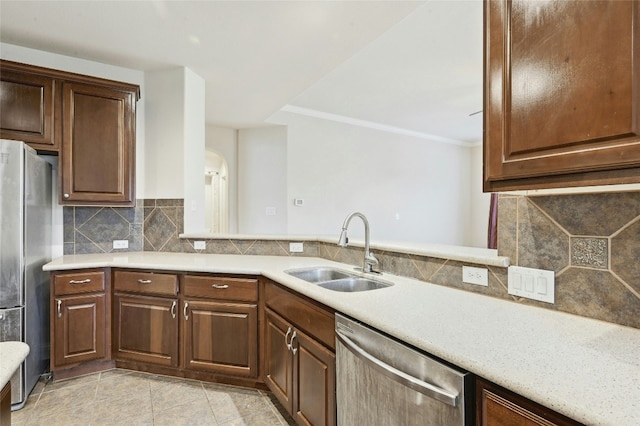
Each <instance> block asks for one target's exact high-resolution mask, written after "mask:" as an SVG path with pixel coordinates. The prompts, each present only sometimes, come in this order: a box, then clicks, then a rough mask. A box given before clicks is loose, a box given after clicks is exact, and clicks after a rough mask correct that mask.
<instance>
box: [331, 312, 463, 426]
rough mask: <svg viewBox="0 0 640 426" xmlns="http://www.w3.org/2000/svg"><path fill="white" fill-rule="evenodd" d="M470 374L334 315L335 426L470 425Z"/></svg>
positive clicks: (358, 323)
mask: <svg viewBox="0 0 640 426" xmlns="http://www.w3.org/2000/svg"><path fill="white" fill-rule="evenodd" d="M472 380H473V379H472V375H471V374H470V373H467V372H464V371H461V370H459V369H454V368H452V367H449V366H448V365H445V364H443V363H442V362H440V361H436V360H435V359H434V358H431V357H429V356H427V355H426V354H424V353H422V352H419V351H416V350H414V349H412V348H410V347H409V346H407V345H405V344H402V343H399V342H398V341H396V340H394V339H392V338H390V337H387V336H385V335H383V334H382V333H380V332H379V331H377V330H374V329H373V328H370V327H368V326H366V325H364V324H362V323H360V322H357V321H354V320H352V319H349V318H347V317H345V316H343V315H340V314H336V384H337V389H336V403H337V410H338V425H339V426H363V425H367V426H370V425H381V426H382V425H384V426H401V425H402V426H405V425H407V426H408V425H420V426H449V425H456V426H460V425H471V424H473V422H474V418H473V417H474V416H473V383H472Z"/></svg>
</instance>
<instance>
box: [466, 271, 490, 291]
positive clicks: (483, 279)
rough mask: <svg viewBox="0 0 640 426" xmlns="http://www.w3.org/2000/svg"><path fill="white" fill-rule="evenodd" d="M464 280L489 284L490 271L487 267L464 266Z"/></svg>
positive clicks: (470, 282) (471, 282) (478, 283)
mask: <svg viewBox="0 0 640 426" xmlns="http://www.w3.org/2000/svg"><path fill="white" fill-rule="evenodd" d="M462 282H465V283H469V284H477V285H483V286H485V287H486V286H489V271H488V270H487V268H474V267H472V266H463V267H462Z"/></svg>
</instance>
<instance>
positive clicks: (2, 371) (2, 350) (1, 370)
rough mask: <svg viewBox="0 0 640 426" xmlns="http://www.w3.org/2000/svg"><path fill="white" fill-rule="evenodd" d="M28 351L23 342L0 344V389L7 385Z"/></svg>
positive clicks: (27, 346)
mask: <svg viewBox="0 0 640 426" xmlns="http://www.w3.org/2000/svg"><path fill="white" fill-rule="evenodd" d="M29 351H30V348H29V345H27V344H26V343H24V342H0V389H2V388H3V387H4V386H5V385H6V384H7V383H9V381H10V380H11V377H12V376H13V374H14V373H15V372H16V370H17V369H18V367H20V364H22V361H24V360H25V358H26V357H27V355H29Z"/></svg>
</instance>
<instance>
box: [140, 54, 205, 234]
mask: <svg viewBox="0 0 640 426" xmlns="http://www.w3.org/2000/svg"><path fill="white" fill-rule="evenodd" d="M146 87H147V90H148V92H149V99H148V108H147V120H146V122H147V126H148V127H147V138H148V141H149V143H148V144H147V147H146V148H147V149H146V158H147V163H146V164H147V167H146V174H145V175H144V179H145V181H146V182H147V186H146V198H184V206H185V209H184V223H185V229H184V231H185V232H201V231H203V230H204V229H205V225H204V210H205V200H204V162H205V161H204V149H205V124H204V92H205V90H204V89H205V83H204V79H202V78H201V77H200V76H198V75H197V74H195V73H194V72H192V71H191V70H189V69H188V68H185V67H176V68H171V69H167V70H159V71H153V72H148V73H146Z"/></svg>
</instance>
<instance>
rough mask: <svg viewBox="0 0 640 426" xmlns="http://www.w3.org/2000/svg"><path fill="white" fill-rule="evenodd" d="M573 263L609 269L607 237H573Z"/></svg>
mask: <svg viewBox="0 0 640 426" xmlns="http://www.w3.org/2000/svg"><path fill="white" fill-rule="evenodd" d="M571 265H572V266H589V267H592V268H600V269H607V268H608V267H609V241H608V240H607V239H606V238H582V237H572V238H571Z"/></svg>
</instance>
